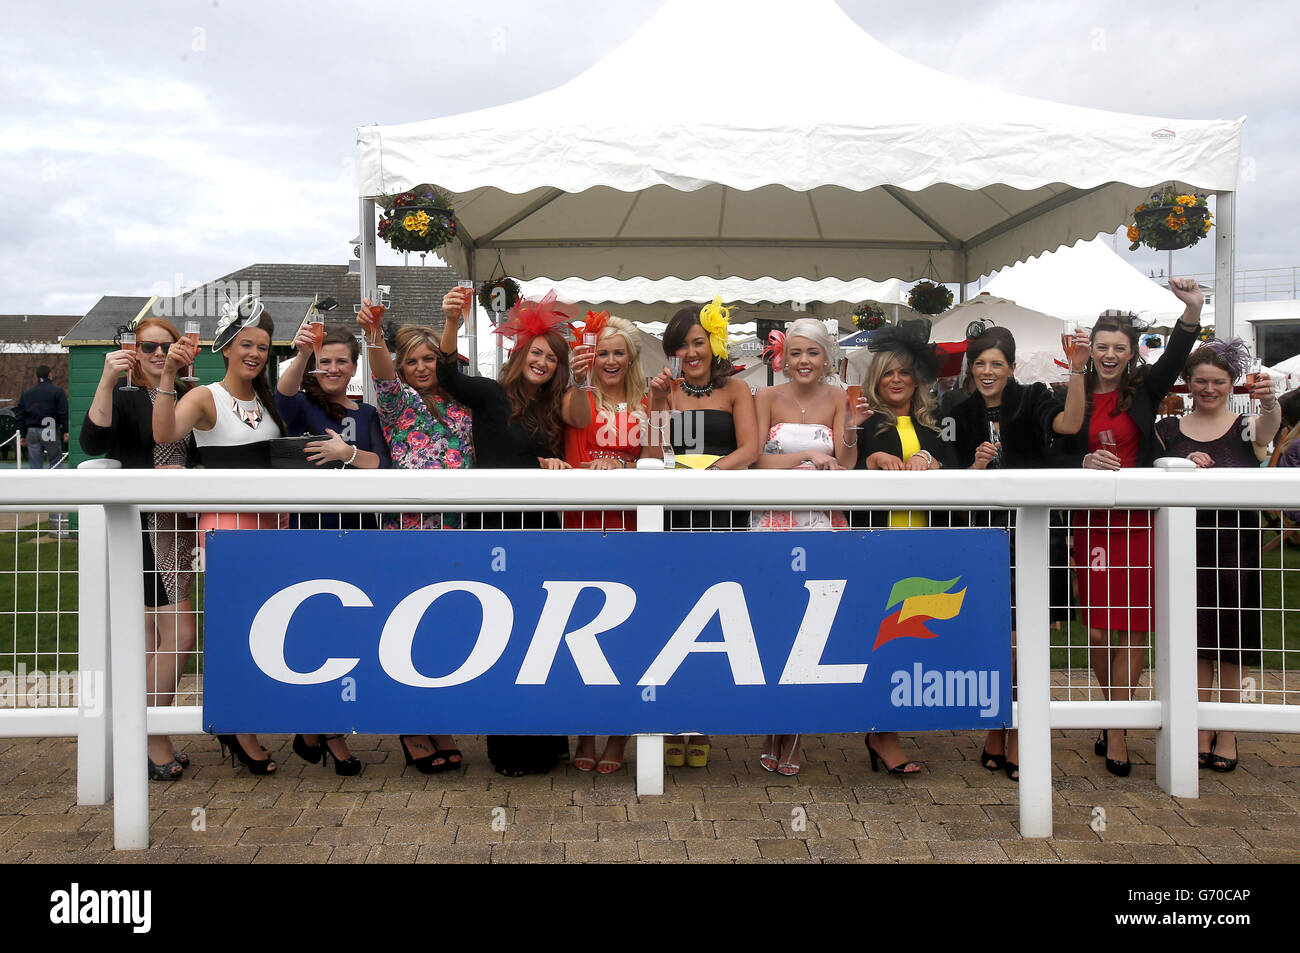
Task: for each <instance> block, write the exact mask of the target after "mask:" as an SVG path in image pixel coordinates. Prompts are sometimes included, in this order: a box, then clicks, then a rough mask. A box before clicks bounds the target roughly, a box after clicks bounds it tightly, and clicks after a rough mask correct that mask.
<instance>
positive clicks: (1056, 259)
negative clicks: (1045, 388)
mask: <svg viewBox="0 0 1300 953" xmlns="http://www.w3.org/2000/svg"><path fill="white" fill-rule="evenodd" d="M984 290H985V291H987V292H988V293H989V294H990V295H993V296H996V297H1002V298H1010V299H1011V300H1013V301H1015V302H1016V303H1017V304H1019V305H1020V306H1021V307H1024V308H1031V309H1033V310H1035V311H1042V312H1044V313H1045V314H1050V315H1052V316H1054V317H1057V318H1061V319H1070V320H1075V321H1082V322H1084V323H1085V324H1088V325H1091V324H1092V322H1094V321H1096V320H1097V315H1099V314H1101V312H1103V311H1105V310H1106V309H1107V308H1122V309H1124V310H1126V311H1135V312H1137V314H1138V316H1139V317H1141V318H1144V319H1145V320H1147V321H1150V322H1151V323H1152V325H1153V326H1155V327H1161V328H1166V329H1168V328H1172V327H1173V324H1174V322H1175V321H1177V320H1178V318H1179V316H1180V315H1181V314H1182V313H1183V303H1182V302H1181V301H1179V300H1178V298H1177V297H1176V296H1175V295H1174V293H1173V292H1172V291H1170V290H1169V289H1168V287H1164V286H1162V285H1159V284H1157V283H1156V282H1154V281H1152V280H1151V279H1150V278H1148V277H1147V276H1146V275H1144V274H1142V272H1140V271H1138V270H1137V269H1136V268H1134V267H1133V266H1132V265H1130V264H1129V263H1128V262H1126V261H1125V260H1124V259H1123V258H1121V257H1120V256H1119V255H1117V254H1115V252H1114V251H1112V250H1111V247H1110V244H1109V242H1108V241H1107V240H1106V239H1104V238H1098V239H1095V240H1093V241H1090V242H1079V244H1077V245H1075V246H1073V247H1066V248H1058V249H1057V250H1056V251H1054V252H1048V253H1047V254H1044V255H1042V256H1040V257H1038V258H1035V259H1034V260H1032V261H1026V262H1023V263H1021V264H1018V265H1013V266H1012V267H1010V268H1007V269H1006V270H1004V271H1002V272H1000V273H999V274H998V275H997V277H995V278H994V279H993V280H992V281H990V282H989V283H988V284H986V285H985V286H984ZM974 300H978V298H976V299H974ZM1201 323H1202V324H1203V325H1211V324H1213V323H1214V313H1213V311H1212V310H1211V309H1210V308H1205V309H1203V310H1202V312H1201Z"/></svg>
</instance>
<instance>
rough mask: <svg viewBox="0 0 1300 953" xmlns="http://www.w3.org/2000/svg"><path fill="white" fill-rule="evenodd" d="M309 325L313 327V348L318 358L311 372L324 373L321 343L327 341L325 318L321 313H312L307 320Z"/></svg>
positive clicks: (313, 352)
mask: <svg viewBox="0 0 1300 953" xmlns="http://www.w3.org/2000/svg"><path fill="white" fill-rule="evenodd" d="M307 327H309V328H310V329H311V337H312V342H311V350H312V354H313V355H315V358H316V366H315V367H314V368H312V370H311V373H313V374H324V373H325V372H324V371H322V370H321V369H320V349H321V345H322V344H324V343H325V319H324V318H323V317H321V316H320V315H319V314H312V316H311V319H310V320H309V321H308V322H307Z"/></svg>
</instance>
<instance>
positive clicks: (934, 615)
mask: <svg viewBox="0 0 1300 953" xmlns="http://www.w3.org/2000/svg"><path fill="white" fill-rule="evenodd" d="M960 579H961V576H958V577H956V578H955V579H949V580H947V581H943V580H939V579H926V578H925V577H924V576H909V577H908V578H906V579H900V580H899V581H898V582H896V583H894V588H893V589H891V590H890V591H889V602H888V603H887V604H886V605H885V608H886V609H892V608H893V607H894V606H896V605H898V604H899V603H900V602H901V603H902V605H899V607H898V611H897V612H895V613H894V614H893V615H891V616H889V617H888V618H886V619H885V620H884V621H883V622H881V623H880V629H879V631H877V632H876V644H875V645H873V646H872V647H871V648H872V650H873V651H874V650H875V649H878V648H880V646H882V645H884V644H885V643H886V642H888V641H890V640H891V639H901V638H904V637H908V638H913V639H933V638H934V637H935V633H934V632H931V631H930V630H929V629H927V628H926V627H925V624H926V623H927V622H929V621H930V620H931V619H952V618H955V617H956V616H957V613H959V612H961V604H962V601H963V600H964V599H965V598H966V590H965V589H961V590H960V591H958V592H949V591H948V590H949V589H951V588H952V587H953V586H955V585H956V584H957V582H958V581H959V580H960Z"/></svg>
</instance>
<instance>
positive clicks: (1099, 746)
mask: <svg viewBox="0 0 1300 953" xmlns="http://www.w3.org/2000/svg"><path fill="white" fill-rule="evenodd" d="M1092 753H1093V754H1095V755H1096V756H1097V757H1099V758H1104V757H1106V729H1105V728H1103V729H1101V734H1099V735H1097V740H1096V741H1094V742H1093V743H1092Z"/></svg>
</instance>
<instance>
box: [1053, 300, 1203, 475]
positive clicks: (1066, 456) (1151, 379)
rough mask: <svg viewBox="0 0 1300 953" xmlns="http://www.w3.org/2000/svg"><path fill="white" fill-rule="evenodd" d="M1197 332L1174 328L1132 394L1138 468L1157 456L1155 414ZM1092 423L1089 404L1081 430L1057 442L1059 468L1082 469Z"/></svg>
mask: <svg viewBox="0 0 1300 953" xmlns="http://www.w3.org/2000/svg"><path fill="white" fill-rule="evenodd" d="M1196 335H1197V332H1196V331H1190V330H1188V329H1187V328H1185V327H1183V325H1182V322H1181V321H1179V322H1177V323H1176V324H1174V330H1173V333H1171V334H1170V335H1169V340H1168V341H1167V342H1166V343H1165V353H1163V354H1161V355H1160V360H1158V361H1156V362H1155V364H1153V365H1151V369H1150V370H1149V371H1148V372H1147V375H1146V378H1145V379H1144V380H1143V381H1142V384H1141V385H1140V386H1139V387H1138V388H1137V390H1136V391H1135V392H1134V394H1133V403H1132V404H1131V405H1130V406H1129V409H1128V415H1129V416H1130V417H1132V418H1133V423H1134V424H1135V425H1136V426H1137V428H1138V432H1139V434H1140V435H1141V436H1140V442H1139V444H1138V466H1140V467H1149V466H1151V465H1152V464H1153V463H1155V459H1156V457H1157V456H1158V455H1159V450H1160V442H1159V441H1158V440H1156V413H1157V412H1158V411H1159V410H1160V402H1161V401H1162V400H1164V399H1165V396H1166V395H1167V394H1168V393H1169V389H1170V388H1171V387H1173V386H1174V382H1175V381H1176V380H1178V375H1179V374H1181V373H1182V370H1183V365H1184V364H1186V363H1187V358H1188V356H1189V355H1190V354H1191V353H1192V347H1193V346H1194V345H1195V344H1196ZM1091 422H1092V401H1089V402H1088V410H1087V412H1086V413H1085V414H1084V417H1083V426H1082V427H1080V428H1079V432H1078V433H1077V434H1069V435H1065V436H1062V437H1060V438H1059V439H1058V440H1057V450H1058V451H1059V453H1060V454H1061V456H1062V458H1063V462H1062V464H1061V465H1062V466H1067V467H1078V466H1082V465H1083V458H1084V456H1086V455H1087V453H1088V432H1089V427H1090V425H1091Z"/></svg>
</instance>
